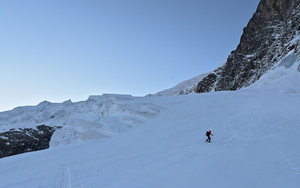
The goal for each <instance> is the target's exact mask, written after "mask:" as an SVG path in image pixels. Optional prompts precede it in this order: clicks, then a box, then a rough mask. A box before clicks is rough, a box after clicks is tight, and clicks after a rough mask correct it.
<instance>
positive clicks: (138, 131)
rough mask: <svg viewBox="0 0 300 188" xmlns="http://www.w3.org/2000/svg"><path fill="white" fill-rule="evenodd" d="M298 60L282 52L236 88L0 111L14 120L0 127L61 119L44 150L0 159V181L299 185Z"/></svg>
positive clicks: (65, 185) (51, 186) (79, 187)
mask: <svg viewBox="0 0 300 188" xmlns="http://www.w3.org/2000/svg"><path fill="white" fill-rule="evenodd" d="M299 63H300V61H299V60H297V59H296V60H295V59H294V58H293V55H292V54H289V55H288V56H287V57H286V61H281V62H279V63H278V64H277V65H276V66H274V69H273V70H270V71H269V73H267V74H265V75H264V76H262V77H261V79H260V80H259V81H258V82H256V83H255V84H253V85H251V86H250V87H248V88H244V89H241V90H238V91H222V92H213V93H203V94H197V95H196V94H195V95H187V96H169V97H142V98H136V97H131V96H119V95H114V96H112V95H104V96H94V97H90V98H89V99H88V100H87V101H83V102H79V103H71V102H70V101H67V102H65V103H63V104H50V103H48V102H44V103H42V104H40V105H38V106H37V107H22V108H17V109H15V110H13V111H9V112H5V113H1V114H0V115H1V120H2V121H3V120H4V119H5V118H6V119H5V120H6V122H9V120H10V121H11V123H12V122H15V124H10V125H1V130H2V129H3V126H4V127H7V128H9V127H10V126H13V125H16V126H20V127H21V126H22V125H23V124H22V123H24V124H30V123H31V124H32V125H33V124H34V122H37V123H41V122H40V121H41V120H42V118H41V119H39V118H40V117H43V118H45V119H46V120H47V122H43V123H48V124H51V123H52V124H53V125H57V124H59V123H60V125H64V123H65V124H66V126H65V128H64V129H61V130H64V131H63V132H62V131H60V130H58V131H57V133H55V135H53V138H52V147H50V149H48V150H42V151H37V152H31V153H25V154H20V155H15V156H12V157H6V158H3V159H1V160H0V166H1V168H0V182H1V187H5V188H20V187H22V188H34V187H36V188H86V187H89V188H98V187H102V188H108V187H109V188H119V187H130V188H135V187H136V188H140V187H149V188H152V187H189V188H193V187H195V188H196V187H197V188H198V187H222V188H224V187H225V188H227V187H236V188H240V187H244V188H247V187H258V188H259V187H293V188H294V187H299V185H300V150H299V146H298V145H299V141H300V137H299V135H300V116H299V112H300V84H299V83H300V75H299V74H300V73H299ZM27 111H33V112H35V113H36V116H35V117H36V118H34V117H28V115H26V112H27ZM21 112H23V113H21ZM50 112H52V113H54V114H55V115H53V114H52V113H50ZM58 112H59V113H58ZM17 114H19V115H17ZM52 116H54V117H53V118H51V117H52ZM18 117H23V122H22V121H21V119H20V118H18ZM47 117H49V118H48V119H47ZM65 117H68V118H65ZM93 122H94V123H93ZM72 125H73V126H72ZM208 129H210V130H212V133H213V134H214V136H213V139H212V143H211V144H207V143H204V141H205V139H206V137H205V131H207V130H208ZM83 135H84V136H83ZM104 137H105V138H104ZM95 138H99V139H95ZM81 140H87V141H81ZM74 142H78V143H74ZM67 143H69V144H68V145H64V144H67ZM54 146H56V147H54Z"/></svg>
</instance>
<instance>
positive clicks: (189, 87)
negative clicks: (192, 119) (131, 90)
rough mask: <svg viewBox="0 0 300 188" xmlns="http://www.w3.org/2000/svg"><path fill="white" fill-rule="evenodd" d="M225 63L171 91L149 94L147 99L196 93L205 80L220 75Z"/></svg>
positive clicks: (182, 83)
mask: <svg viewBox="0 0 300 188" xmlns="http://www.w3.org/2000/svg"><path fill="white" fill-rule="evenodd" d="M225 63H226V61H225V62H224V63H222V64H221V65H220V66H218V67H217V68H216V69H215V70H214V71H211V72H207V73H204V74H201V75H199V76H196V77H194V78H191V79H189V80H185V81H183V82H181V83H179V84H177V85H176V86H174V87H172V88H170V89H166V90H163V91H160V92H158V93H155V94H149V95H146V97H153V96H175V95H187V94H191V93H195V89H196V88H197V86H198V83H199V82H201V81H203V79H204V78H206V77H209V75H212V74H213V75H219V73H220V70H222V67H223V66H224V65H225Z"/></svg>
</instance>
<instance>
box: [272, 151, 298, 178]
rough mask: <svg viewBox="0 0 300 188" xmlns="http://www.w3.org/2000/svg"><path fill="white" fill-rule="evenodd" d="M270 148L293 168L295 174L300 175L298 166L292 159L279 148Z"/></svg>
mask: <svg viewBox="0 0 300 188" xmlns="http://www.w3.org/2000/svg"><path fill="white" fill-rule="evenodd" d="M272 149H274V150H275V151H276V152H277V153H278V154H279V155H280V156H281V157H282V160H283V161H284V162H285V163H286V164H287V165H288V166H289V167H290V168H291V170H293V171H294V172H295V173H296V175H298V176H299V177H300V171H299V168H298V166H296V165H295V163H293V161H292V160H291V159H290V158H289V157H288V156H287V155H286V154H285V153H283V152H282V151H281V150H279V149H277V148H272Z"/></svg>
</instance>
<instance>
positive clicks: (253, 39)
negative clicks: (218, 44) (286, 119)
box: [148, 0, 300, 96]
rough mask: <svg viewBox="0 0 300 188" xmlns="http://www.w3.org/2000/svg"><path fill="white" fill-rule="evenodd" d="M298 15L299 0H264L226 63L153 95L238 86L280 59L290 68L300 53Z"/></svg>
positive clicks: (236, 88) (258, 76)
mask: <svg viewBox="0 0 300 188" xmlns="http://www.w3.org/2000/svg"><path fill="white" fill-rule="evenodd" d="M299 18H300V0H276V1H275V0H261V2H260V3H259V5H258V7H257V10H256V12H255V13H254V14H253V17H252V18H251V19H250V21H249V23H248V24H247V26H246V27H245V28H244V29H243V34H242V36H241V40H240V43H239V44H238V46H237V49H236V50H234V51H232V52H231V54H230V55H229V56H228V58H227V60H226V63H225V64H224V65H223V66H221V67H218V68H217V69H215V70H214V71H212V72H210V73H205V74H202V75H200V76H198V77H195V78H193V79H191V80H188V81H184V82H182V83H180V84H178V85H176V86H175V87H173V88H171V89H167V90H164V91H161V92H158V93H156V94H154V96H165V95H180V94H189V93H204V92H211V91H224V90H238V89H241V88H244V87H248V86H250V85H251V84H253V83H255V82H256V81H258V80H259V79H260V78H261V77H262V76H263V75H264V74H267V73H270V70H275V69H274V67H276V66H278V64H280V62H282V63H281V64H285V68H287V67H288V66H289V64H293V63H295V62H296V60H297V59H298V58H299V57H300V19H299ZM276 70H277V69H276ZM148 96H151V95H148Z"/></svg>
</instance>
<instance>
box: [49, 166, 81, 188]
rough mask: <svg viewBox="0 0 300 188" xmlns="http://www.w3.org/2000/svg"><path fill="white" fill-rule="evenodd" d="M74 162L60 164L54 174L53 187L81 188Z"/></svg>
mask: <svg viewBox="0 0 300 188" xmlns="http://www.w3.org/2000/svg"><path fill="white" fill-rule="evenodd" d="M83 187H85V186H83V184H82V182H81V181H80V178H79V175H78V170H77V165H76V164H73V165H71V164H62V165H61V166H60V168H59V170H58V173H57V176H56V184H55V186H54V188H83Z"/></svg>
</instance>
